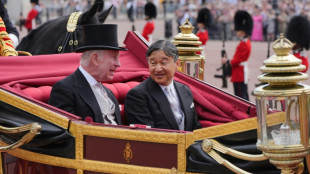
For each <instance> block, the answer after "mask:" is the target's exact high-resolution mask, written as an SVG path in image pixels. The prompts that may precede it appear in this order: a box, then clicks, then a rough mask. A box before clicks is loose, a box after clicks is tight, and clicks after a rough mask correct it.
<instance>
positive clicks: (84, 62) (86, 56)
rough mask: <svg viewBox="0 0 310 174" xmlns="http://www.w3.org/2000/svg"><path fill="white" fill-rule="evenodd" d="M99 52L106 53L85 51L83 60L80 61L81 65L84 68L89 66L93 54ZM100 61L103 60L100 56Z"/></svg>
mask: <svg viewBox="0 0 310 174" xmlns="http://www.w3.org/2000/svg"><path fill="white" fill-rule="evenodd" d="M99 51H104V50H88V51H84V52H83V54H82V56H81V59H80V65H81V66H83V67H86V66H88V65H89V63H90V55H92V54H93V53H96V52H99ZM99 59H100V60H102V59H103V58H102V56H99Z"/></svg>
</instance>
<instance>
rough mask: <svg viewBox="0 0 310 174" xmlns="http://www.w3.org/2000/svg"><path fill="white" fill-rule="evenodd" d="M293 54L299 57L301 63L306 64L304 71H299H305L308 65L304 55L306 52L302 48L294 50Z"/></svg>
mask: <svg viewBox="0 0 310 174" xmlns="http://www.w3.org/2000/svg"><path fill="white" fill-rule="evenodd" d="M293 55H294V56H295V57H297V58H298V59H301V61H302V62H301V64H303V65H305V66H306V69H305V70H304V71H300V72H303V73H306V72H307V70H308V67H309V62H308V58H307V57H306V53H305V52H304V51H303V50H294V51H293Z"/></svg>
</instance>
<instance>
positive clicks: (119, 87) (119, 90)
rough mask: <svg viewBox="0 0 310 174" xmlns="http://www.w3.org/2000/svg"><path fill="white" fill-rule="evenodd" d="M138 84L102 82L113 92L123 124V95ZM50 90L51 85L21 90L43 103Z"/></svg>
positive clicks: (133, 82)
mask: <svg viewBox="0 0 310 174" xmlns="http://www.w3.org/2000/svg"><path fill="white" fill-rule="evenodd" d="M138 84H139V82H136V81H132V82H126V83H113V84H107V83H104V84H103V85H104V86H105V87H107V88H109V89H110V90H111V91H112V92H113V94H114V95H115V97H116V99H117V100H118V102H119V104H120V109H121V115H122V121H123V124H125V125H127V119H126V117H125V114H124V101H125V97H126V95H127V93H128V91H129V90H130V89H131V88H134V87H135V86H137V85H138ZM51 90H52V87H51V86H40V87H27V88H24V89H22V91H23V92H24V93H25V94H27V95H28V96H30V97H31V98H33V99H36V100H39V101H42V102H44V103H48V99H49V97H50V94H51Z"/></svg>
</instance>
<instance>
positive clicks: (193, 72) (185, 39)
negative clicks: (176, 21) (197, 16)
mask: <svg viewBox="0 0 310 174" xmlns="http://www.w3.org/2000/svg"><path fill="white" fill-rule="evenodd" d="M179 28H180V29H181V33H179V34H177V35H176V36H174V37H173V40H172V43H173V44H174V45H175V46H176V47H177V49H178V51H179V57H180V62H181V67H179V71H181V72H183V73H185V74H188V75H190V76H192V77H195V78H198V79H200V80H204V65H205V58H204V57H203V56H201V55H199V54H196V52H201V51H202V50H203V49H202V48H201V47H200V45H201V42H200V41H199V37H197V36H196V35H195V34H193V33H192V31H193V29H194V27H193V26H192V24H191V23H190V22H189V21H188V19H187V20H186V21H185V22H184V24H183V25H181V26H179Z"/></svg>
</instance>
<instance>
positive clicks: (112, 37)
mask: <svg viewBox="0 0 310 174" xmlns="http://www.w3.org/2000/svg"><path fill="white" fill-rule="evenodd" d="M87 50H122V51H126V50H127V49H126V48H122V47H119V46H118V38H117V25H115V24H91V25H85V26H83V35H82V43H81V46H80V47H78V48H77V49H76V50H75V52H77V53H80V52H84V51H87Z"/></svg>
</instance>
